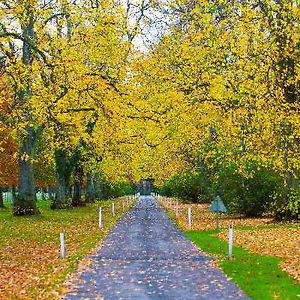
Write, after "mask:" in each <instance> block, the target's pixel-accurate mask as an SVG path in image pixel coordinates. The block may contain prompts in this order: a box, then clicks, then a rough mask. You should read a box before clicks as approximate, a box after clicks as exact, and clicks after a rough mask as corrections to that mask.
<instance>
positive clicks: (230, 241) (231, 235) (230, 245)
mask: <svg viewBox="0 0 300 300" xmlns="http://www.w3.org/2000/svg"><path fill="white" fill-rule="evenodd" d="M233 238H234V229H233V225H230V226H229V231H228V257H229V258H232V248H233Z"/></svg>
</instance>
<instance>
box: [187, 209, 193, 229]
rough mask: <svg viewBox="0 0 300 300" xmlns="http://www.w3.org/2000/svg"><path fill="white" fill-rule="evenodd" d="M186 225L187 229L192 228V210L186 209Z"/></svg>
mask: <svg viewBox="0 0 300 300" xmlns="http://www.w3.org/2000/svg"><path fill="white" fill-rule="evenodd" d="M188 224H189V229H191V228H192V208H191V207H189V208H188Z"/></svg>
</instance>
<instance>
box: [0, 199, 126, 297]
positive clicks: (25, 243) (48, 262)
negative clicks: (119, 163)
mask: <svg viewBox="0 0 300 300" xmlns="http://www.w3.org/2000/svg"><path fill="white" fill-rule="evenodd" d="M49 205H50V202H48V203H46V202H45V201H41V202H38V206H39V209H40V211H41V214H40V215H37V216H31V217H13V216H12V213H11V210H10V209H9V208H6V209H1V210H0V299H7V300H8V299H47V300H48V299H49V300H51V299H57V298H58V297H59V295H60V293H61V292H62V283H63V282H64V280H65V279H66V276H67V275H68V274H69V273H71V272H72V271H74V270H75V269H76V267H77V265H78V262H79V260H81V259H82V258H83V257H85V256H86V255H87V254H89V253H90V251H91V250H92V249H93V248H95V246H96V245H97V244H98V243H99V242H101V240H102V239H103V238H104V237H105V236H106V235H107V233H108V231H109V230H110V229H111V227H112V226H113V225H114V224H115V222H116V221H117V220H118V219H119V218H120V217H121V216H122V215H123V212H122V203H121V202H120V203H118V201H115V212H116V214H115V216H112V214H111V201H99V202H97V203H95V204H90V205H88V206H86V207H80V208H73V209H66V210H51V209H50V208H49ZM99 206H102V215H103V224H104V229H102V230H99V228H98V207H99ZM60 232H65V235H66V246H67V247H66V248H67V255H68V256H67V258H66V259H60V257H59V233H60Z"/></svg>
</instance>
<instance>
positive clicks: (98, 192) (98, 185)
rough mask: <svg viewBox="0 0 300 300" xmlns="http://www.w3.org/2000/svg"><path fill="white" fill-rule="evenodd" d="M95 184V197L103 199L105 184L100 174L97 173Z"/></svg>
mask: <svg viewBox="0 0 300 300" xmlns="http://www.w3.org/2000/svg"><path fill="white" fill-rule="evenodd" d="M94 186H95V198H96V199H98V200H100V199H102V198H103V184H102V180H101V175H100V174H96V175H95V182H94Z"/></svg>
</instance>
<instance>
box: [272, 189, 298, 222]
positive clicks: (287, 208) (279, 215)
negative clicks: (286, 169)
mask: <svg viewBox="0 0 300 300" xmlns="http://www.w3.org/2000/svg"><path fill="white" fill-rule="evenodd" d="M269 214H270V215H272V216H275V218H276V219H278V220H300V189H299V188H293V189H291V190H290V191H289V192H288V193H286V195H284V192H283V191H281V192H278V193H274V195H273V197H272V201H271V203H270V206H269Z"/></svg>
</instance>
